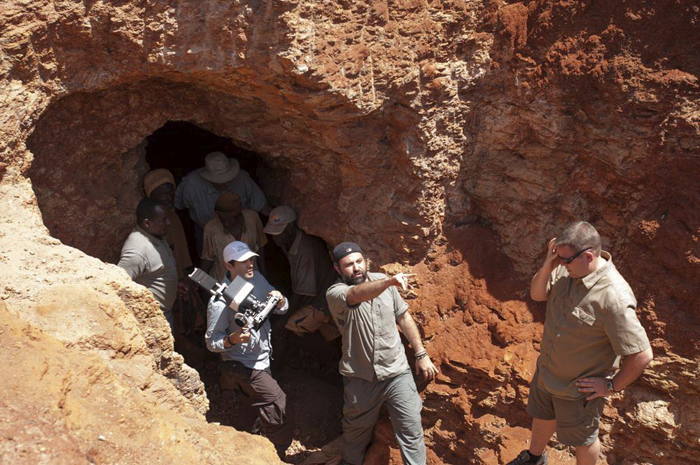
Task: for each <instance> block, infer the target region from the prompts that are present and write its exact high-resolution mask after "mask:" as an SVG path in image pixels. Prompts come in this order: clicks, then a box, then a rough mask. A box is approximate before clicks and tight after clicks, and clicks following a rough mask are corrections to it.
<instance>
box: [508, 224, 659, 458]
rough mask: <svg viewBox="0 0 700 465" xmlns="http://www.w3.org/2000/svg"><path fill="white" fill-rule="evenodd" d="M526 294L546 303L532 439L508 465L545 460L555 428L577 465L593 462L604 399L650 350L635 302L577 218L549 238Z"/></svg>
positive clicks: (638, 369)
mask: <svg viewBox="0 0 700 465" xmlns="http://www.w3.org/2000/svg"><path fill="white" fill-rule="evenodd" d="M530 296H531V297H532V299H533V300H536V301H546V302H547V314H546V317H545V324H544V334H543V335H542V343H541V346H540V356H539V358H538V359H537V369H536V371H535V375H534V376H533V378H532V382H531V384H530V395H529V397H528V403H527V412H528V413H529V414H530V415H531V416H532V438H531V441H530V448H529V449H526V450H524V451H522V452H521V453H520V455H519V456H518V457H517V458H516V459H515V460H513V461H511V462H509V464H508V465H520V464H539V465H544V464H546V463H547V462H548V460H547V455H546V453H545V447H546V446H547V443H548V442H549V439H550V438H551V437H552V435H553V434H554V432H556V433H557V439H558V441H559V442H560V443H562V444H565V445H567V446H572V447H574V448H575V449H576V463H577V464H579V465H584V464H595V463H596V461H597V460H598V456H599V455H600V441H599V439H598V430H599V421H600V414H601V413H602V411H603V406H604V404H605V398H606V397H608V396H611V395H613V394H615V393H617V392H620V391H622V390H623V389H625V388H626V387H627V386H628V385H629V384H630V383H632V382H633V381H634V380H635V379H637V377H638V376H639V375H641V374H642V372H643V371H644V368H646V366H647V365H648V364H649V362H650V361H651V359H652V357H653V354H652V351H651V346H650V345H649V339H648V338H647V335H646V332H645V331H644V328H643V327H642V325H641V324H640V323H639V320H638V319H637V315H636V313H635V308H636V306H637V301H636V300H635V298H634V294H633V293H632V289H630V286H629V284H627V282H626V281H625V279H624V278H623V277H622V276H621V275H620V273H619V272H618V271H617V269H616V268H615V265H613V263H612V257H611V256H610V254H609V253H608V252H606V251H603V250H601V242H600V235H599V234H598V231H596V229H595V228H594V227H593V226H592V225H590V224H589V223H586V222H584V221H580V222H578V223H574V224H572V225H570V226H568V227H567V228H566V229H565V230H564V231H563V232H562V233H561V234H560V235H559V236H558V237H555V238H554V239H552V240H550V241H549V243H548V245H547V258H546V259H545V261H544V264H543V265H542V267H541V268H540V270H539V271H538V272H537V273H536V274H535V276H534V277H533V278H532V283H531V285H530ZM622 357H624V360H623V361H622V365H621V366H620V359H621V358H622ZM618 369H619V370H618Z"/></svg>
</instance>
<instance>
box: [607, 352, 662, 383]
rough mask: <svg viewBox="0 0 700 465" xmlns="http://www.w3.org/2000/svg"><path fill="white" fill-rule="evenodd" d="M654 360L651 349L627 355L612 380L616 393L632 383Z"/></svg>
mask: <svg viewBox="0 0 700 465" xmlns="http://www.w3.org/2000/svg"><path fill="white" fill-rule="evenodd" d="M653 358H654V354H653V352H652V350H651V347H650V348H648V349H646V350H643V351H641V352H638V353H636V354H632V355H627V356H626V357H625V358H624V360H623V361H622V367H621V368H620V371H618V372H617V374H616V375H615V377H614V378H613V386H615V390H616V391H621V390H623V389H624V388H626V387H627V386H629V385H630V384H632V383H633V382H634V380H635V379H637V378H638V377H639V375H641V374H642V372H644V369H645V368H646V367H647V365H649V362H651V360H652V359H653Z"/></svg>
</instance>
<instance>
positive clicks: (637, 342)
mask: <svg viewBox="0 0 700 465" xmlns="http://www.w3.org/2000/svg"><path fill="white" fill-rule="evenodd" d="M614 300H615V302H614V304H613V305H610V307H611V308H609V309H608V312H607V313H606V315H605V318H604V320H603V327H604V329H605V333H606V334H607V335H608V339H610V343H611V344H612V347H613V350H614V351H615V355H620V356H624V355H632V354H637V353H639V352H642V351H644V350H646V349H648V348H649V347H651V345H650V344H649V338H648V337H647V333H646V331H645V330H644V327H643V326H642V324H641V323H640V322H639V319H638V318H637V313H636V311H635V309H636V305H635V304H636V302H633V301H631V300H630V299H624V298H619V297H618V298H617V299H614Z"/></svg>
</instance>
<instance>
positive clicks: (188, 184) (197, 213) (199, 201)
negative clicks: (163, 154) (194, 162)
mask: <svg viewBox="0 0 700 465" xmlns="http://www.w3.org/2000/svg"><path fill="white" fill-rule="evenodd" d="M203 169H204V168H199V169H196V170H194V171H193V172H191V173H190V174H188V175H187V176H185V178H184V179H183V180H182V182H181V183H180V185H179V186H177V190H176V191H175V208H177V209H178V210H182V209H185V208H187V209H189V211H190V218H192V221H194V222H195V223H197V224H198V225H199V226H200V227H201V228H202V229H204V226H205V225H206V224H207V222H208V221H209V220H210V219H212V218H214V216H215V215H216V214H215V213H214V206H215V205H216V199H218V198H219V194H221V192H219V191H218V190H217V189H216V187H214V185H213V184H212V183H211V182H209V181H207V180H206V179H204V178H203V177H201V176H200V175H199V173H200V172H201V171H202V170H203ZM226 188H227V189H228V190H230V191H233V192H235V193H236V194H238V196H239V197H240V198H241V203H242V204H243V208H248V209H250V210H255V211H256V212H257V211H260V209H261V208H262V207H264V206H265V204H266V203H267V198H266V197H265V194H264V193H263V191H262V190H261V189H260V187H259V186H258V185H257V184H256V183H255V181H253V180H252V179H251V177H250V175H249V174H248V173H247V172H246V171H244V170H240V171H239V172H238V175H237V176H236V177H235V178H233V179H232V180H231V181H229V182H228V184H227V187H226Z"/></svg>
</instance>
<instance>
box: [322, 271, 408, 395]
mask: <svg viewBox="0 0 700 465" xmlns="http://www.w3.org/2000/svg"><path fill="white" fill-rule="evenodd" d="M386 277H387V276H386V275H384V274H381V273H368V274H367V280H368V281H377V280H380V279H385V278H386ZM350 287H351V286H348V285H347V284H345V283H343V282H337V283H335V284H333V285H332V286H331V287H329V288H328V291H327V292H326V298H327V299H328V308H329V309H330V311H331V315H333V319H334V320H335V322H336V323H337V325H338V329H340V333H341V334H342V336H343V350H342V358H341V360H340V365H339V368H340V374H341V375H343V376H348V377H354V378H362V379H366V380H368V381H372V380H373V379H374V378H375V376H376V378H377V379H378V380H380V381H381V380H384V379H388V378H392V377H394V376H397V375H399V374H400V373H403V372H404V371H406V370H408V360H407V359H406V352H405V350H404V347H403V344H402V343H401V337H400V336H399V330H398V328H397V327H396V321H397V320H398V318H399V317H400V316H401V315H403V314H404V313H405V312H406V311H407V310H408V304H407V303H406V302H404V300H403V299H402V298H401V295H400V294H399V291H398V290H397V289H396V287H395V286H391V287H390V288H388V289H386V290H385V291H384V292H382V293H381V294H379V295H378V296H377V297H375V298H374V299H372V300H367V301H365V302H361V303H360V304H359V305H356V306H353V307H350V306H348V304H347V295H348V290H349V289H350Z"/></svg>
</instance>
